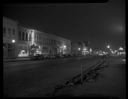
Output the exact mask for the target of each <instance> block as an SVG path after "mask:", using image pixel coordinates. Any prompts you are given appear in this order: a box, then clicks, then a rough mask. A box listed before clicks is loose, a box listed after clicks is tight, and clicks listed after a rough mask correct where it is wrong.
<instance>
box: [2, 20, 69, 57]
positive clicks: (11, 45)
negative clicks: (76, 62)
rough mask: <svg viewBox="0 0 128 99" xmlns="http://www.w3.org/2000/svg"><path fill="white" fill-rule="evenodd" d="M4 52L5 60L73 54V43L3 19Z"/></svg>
mask: <svg viewBox="0 0 128 99" xmlns="http://www.w3.org/2000/svg"><path fill="white" fill-rule="evenodd" d="M3 50H4V58H12V57H15V58H16V57H29V56H31V55H32V56H33V55H36V54H44V55H51V56H54V55H63V54H70V53H71V41H70V40H68V39H65V38H62V37H60V36H56V35H53V34H49V33H45V32H42V31H38V30H36V29H30V28H26V27H23V26H21V25H20V24H19V23H18V22H16V21H13V20H11V19H8V18H3Z"/></svg>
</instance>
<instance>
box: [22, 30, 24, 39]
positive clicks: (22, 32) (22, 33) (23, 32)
mask: <svg viewBox="0 0 128 99" xmlns="http://www.w3.org/2000/svg"><path fill="white" fill-rule="evenodd" d="M22 40H24V32H22Z"/></svg>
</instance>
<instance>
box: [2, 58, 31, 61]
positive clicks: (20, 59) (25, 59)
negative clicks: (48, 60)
mask: <svg viewBox="0 0 128 99" xmlns="http://www.w3.org/2000/svg"><path fill="white" fill-rule="evenodd" d="M29 60H30V57H20V58H13V59H12V58H10V59H9V58H8V59H3V62H17V61H29Z"/></svg>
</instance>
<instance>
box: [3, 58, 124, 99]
mask: <svg viewBox="0 0 128 99" xmlns="http://www.w3.org/2000/svg"><path fill="white" fill-rule="evenodd" d="M100 59H101V57H88V58H70V59H58V60H50V61H48V60H47V61H27V62H12V63H4V96H5V97H43V96H45V95H46V94H47V93H51V92H52V91H53V90H54V86H55V85H57V84H58V83H63V82H64V81H66V80H68V79H70V78H72V77H73V76H74V75H76V74H78V73H80V70H81V65H83V66H84V67H85V68H88V67H89V66H92V65H93V64H95V63H97V61H99V60H100ZM116 60H117V61H116ZM118 60H119V59H114V60H113V58H112V59H110V61H109V62H110V65H112V64H111V63H116V64H117V67H118V72H117V74H115V78H119V79H118V80H121V83H120V82H119V83H117V85H118V86H121V88H122V85H124V78H125V77H124V69H125V68H122V67H124V65H120V64H119V63H118V62H119V61H118ZM118 64H119V65H118ZM114 66H115V65H114ZM115 67H116V66H115ZM122 70H123V72H122ZM110 71H112V70H110ZM107 73H108V72H107ZM107 73H105V74H107ZM111 73H113V72H109V74H111ZM112 75H114V74H112ZM105 80H106V79H105ZM105 80H101V82H102V81H103V83H104V81H105ZM118 80H117V82H118ZM107 81H109V80H108V79H107ZM109 83H110V84H111V82H109ZM110 84H109V85H110ZM77 89H79V90H82V89H80V88H79V87H78V88H75V89H73V90H74V91H72V92H73V93H72V94H75V95H76V96H80V95H82V94H84V93H83V91H78V92H77V91H75V90H77ZM66 90H68V89H66ZM71 90H72V89H71ZM90 90H91V87H90ZM102 90H103V89H102ZM122 90H123V89H122ZM62 92H63V91H62ZM66 92H68V91H66ZM66 92H65V93H66ZM88 92H89V91H88ZM90 92H93V91H90ZM79 93H81V94H79ZM119 93H120V92H119ZM60 94H61V91H60ZM121 95H122V94H121Z"/></svg>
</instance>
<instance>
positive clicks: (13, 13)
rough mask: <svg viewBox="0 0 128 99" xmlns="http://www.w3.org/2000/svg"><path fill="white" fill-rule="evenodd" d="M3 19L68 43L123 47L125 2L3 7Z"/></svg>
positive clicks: (112, 0) (93, 46) (122, 0)
mask: <svg viewBox="0 0 128 99" xmlns="http://www.w3.org/2000/svg"><path fill="white" fill-rule="evenodd" d="M3 12H4V13H3V15H4V16H6V17H8V18H11V19H13V20H17V21H19V23H21V24H22V25H23V26H25V27H28V28H34V29H37V30H40V31H44V32H47V33H51V34H56V35H59V36H62V37H64V38H67V39H70V40H72V41H89V42H90V47H92V48H95V49H104V48H105V46H106V45H107V44H110V45H111V46H112V48H118V47H119V46H122V47H124V46H125V2H124V0H109V1H108V2H107V3H82V4H80V3H79V4H76V3H74V4H71V3H69V4H68V3H65V4H64V3H61V4H55V3H54V4H43V3H42V4H37V3H36V4H34V3H30V4H23V3H22V4H6V5H4V11H3Z"/></svg>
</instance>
